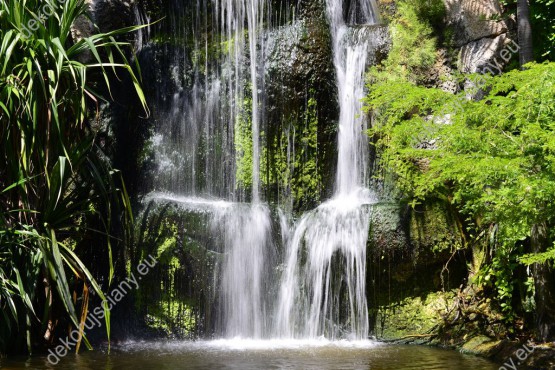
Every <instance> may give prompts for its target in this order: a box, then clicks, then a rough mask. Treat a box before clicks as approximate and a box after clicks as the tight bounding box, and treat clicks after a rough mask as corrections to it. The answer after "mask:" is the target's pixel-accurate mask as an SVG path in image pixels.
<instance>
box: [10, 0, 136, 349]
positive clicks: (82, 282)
mask: <svg viewBox="0 0 555 370" xmlns="http://www.w3.org/2000/svg"><path fill="white" fill-rule="evenodd" d="M86 11H87V8H86V6H85V4H84V1H83V0H63V1H62V0H58V1H56V0H0V312H1V313H0V352H2V351H6V350H8V349H12V350H13V349H14V346H15V347H19V348H21V346H25V345H26V346H27V348H28V349H29V351H30V350H31V348H32V347H33V346H34V345H36V344H40V343H41V342H44V341H45V340H46V341H48V340H51V339H52V337H53V336H54V334H53V333H55V330H56V325H57V323H58V325H60V323H63V322H67V323H69V324H70V325H72V326H73V327H74V328H81V334H83V323H84V321H85V319H86V317H87V306H88V301H89V294H88V293H89V289H93V290H95V291H96V293H97V294H98V295H99V296H100V298H101V299H103V298H104V295H103V292H102V290H101V288H100V287H99V285H98V284H97V282H96V281H95V279H94V277H93V274H91V272H90V271H89V269H88V267H87V264H86V263H85V262H84V261H82V260H81V259H80V258H79V255H80V252H81V251H80V245H81V243H80V241H81V240H83V239H84V238H89V239H90V238H91V235H93V236H94V237H95V238H97V240H98V245H99V249H98V250H99V251H103V252H104V251H107V254H106V259H107V260H109V262H108V263H109V266H110V269H109V273H108V275H109V276H107V277H106V280H107V281H108V282H109V281H111V279H112V277H113V263H112V250H111V249H112V243H111V239H112V237H111V236H110V235H111V234H112V229H113V227H112V225H113V224H114V223H116V221H117V222H118V223H119V224H120V225H121V224H123V225H129V222H131V213H130V209H129V202H128V197H127V194H126V191H125V187H124V186H123V183H122V182H121V181H120V176H119V174H118V172H117V171H116V170H114V169H112V168H111V167H110V166H109V164H108V163H107V161H106V160H104V159H103V154H102V153H101V150H100V148H99V147H98V146H97V145H96V143H95V132H94V130H93V129H91V127H90V125H89V123H88V119H87V117H88V116H89V115H90V114H89V113H90V107H91V106H93V107H94V105H95V103H96V102H97V101H98V100H99V99H101V98H100V96H99V94H98V93H97V91H95V86H94V84H93V83H92V82H91V81H92V80H91V76H92V74H91V73H92V72H93V71H94V73H95V74H96V76H97V77H98V76H101V79H102V80H103V81H104V83H105V84H106V87H107V91H109V89H110V87H109V86H110V75H111V74H115V73H116V72H117V71H118V70H123V71H125V73H127V74H128V76H130V78H131V80H132V81H133V83H134V86H135V90H136V93H137V94H138V96H139V100H140V102H141V104H142V105H143V107H144V108H145V110H146V102H145V99H144V96H143V93H142V91H141V88H140V85H139V80H138V78H137V75H136V74H135V72H134V70H133V68H132V67H131V65H130V64H129V63H128V61H127V59H126V57H125V54H124V52H123V50H122V48H124V47H127V46H128V44H126V43H125V42H121V41H118V40H116V38H115V37H117V36H118V35H121V34H123V33H126V32H131V31H134V30H136V29H137V28H138V27H131V28H126V29H121V30H118V31H114V32H110V33H97V34H94V35H92V36H90V37H85V38H81V39H75V38H73V37H72V26H73V25H74V24H75V22H76V20H77V19H78V18H79V17H84V16H86ZM84 60H89V62H84ZM93 225H102V227H100V230H99V228H98V227H93ZM124 229H125V228H124ZM109 317H110V316H109V312H106V331H107V334H108V338H109V332H110V323H109ZM66 328H67V327H66ZM63 330H65V328H64V329H63ZM14 338H18V339H17V340H16V341H14ZM83 338H84V337H83ZM85 342H86V339H85ZM77 347H78V346H77Z"/></svg>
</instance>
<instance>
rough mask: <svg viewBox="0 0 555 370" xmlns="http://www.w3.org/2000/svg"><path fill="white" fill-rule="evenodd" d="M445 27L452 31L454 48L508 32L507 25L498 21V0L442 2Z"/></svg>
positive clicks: (450, 0)
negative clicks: (444, 9)
mask: <svg viewBox="0 0 555 370" xmlns="http://www.w3.org/2000/svg"><path fill="white" fill-rule="evenodd" d="M444 2H445V7H446V10H447V25H448V26H450V27H452V28H453V30H454V35H453V36H454V41H455V46H457V47H462V46H464V45H467V44H469V43H471V42H474V41H478V40H480V39H484V38H493V37H495V36H499V35H500V34H502V33H506V32H507V31H508V29H509V28H508V26H507V23H506V22H505V21H503V20H498V19H499V18H500V15H501V13H502V9H501V6H500V5H499V2H498V0H444Z"/></svg>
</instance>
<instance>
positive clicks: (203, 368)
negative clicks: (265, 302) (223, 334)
mask: <svg viewBox="0 0 555 370" xmlns="http://www.w3.org/2000/svg"><path fill="white" fill-rule="evenodd" d="M0 364H1V367H2V368H3V369H4V368H5V369H60V370H66V369H77V370H89V369H91V370H92V369H94V370H96V369H99V370H127V369H129V370H150V369H152V370H154V369H156V370H165V369H168V370H169V369H198V370H212V369H238V370H239V369H240V370H250V369H307V370H327V369H329V370H341V369H365V370H404V369H430V370H440V369H441V370H459V369H460V370H463V369H464V370H494V369H495V370H496V369H498V367H499V366H495V364H493V363H491V362H489V361H487V360H484V359H481V358H477V357H474V356H469V355H463V354H460V353H458V352H456V351H452V350H444V349H438V348H430V347H423V346H400V345H386V344H379V343H375V342H371V341H355V342H348V341H335V342H330V341H325V340H294V341H292V340H283V341H282V340H215V341H199V342H127V343H125V344H121V345H118V346H113V348H112V351H111V353H110V354H109V355H108V354H107V353H106V351H105V350H97V351H93V352H84V353H82V354H81V355H78V356H76V355H68V356H66V357H65V358H64V359H62V360H61V361H60V363H59V364H57V365H56V366H53V365H51V364H49V363H48V361H47V359H46V357H33V358H32V359H28V360H26V359H20V360H15V359H10V360H3V361H2V362H1V363H0Z"/></svg>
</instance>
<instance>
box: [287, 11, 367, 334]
mask: <svg viewBox="0 0 555 370" xmlns="http://www.w3.org/2000/svg"><path fill="white" fill-rule="evenodd" d="M376 9H377V7H376V4H375V3H374V2H373V1H367V0H361V1H360V2H355V3H352V4H351V9H349V12H348V13H349V14H350V16H349V19H348V20H349V21H350V22H353V23H359V22H360V20H362V22H361V23H362V24H364V25H372V24H375V23H376V21H377V13H376ZM327 10H328V18H329V20H330V24H331V31H332V32H331V33H332V42H333V52H334V65H335V69H336V73H337V84H338V90H339V107H340V117H339V136H338V149H339V154H338V164H337V179H336V191H335V195H334V197H333V198H332V199H331V200H329V201H327V202H325V203H324V204H322V205H321V206H319V207H318V208H317V209H316V210H314V211H312V212H309V213H308V214H306V215H304V216H303V217H302V218H301V220H300V221H299V223H298V225H297V227H296V230H295V232H294V235H293V237H292V239H291V241H290V244H289V246H288V252H287V253H288V257H287V261H286V266H287V267H286V269H285V273H284V278H283V282H282V286H281V292H280V303H279V307H278V313H277V320H278V322H277V330H278V334H279V335H280V336H284V337H312V338H313V337H317V336H321V335H324V336H326V337H328V338H333V339H335V338H339V337H347V338H351V339H363V338H366V336H367V334H368V308H367V302H366V248H367V239H368V227H369V210H368V207H365V205H367V204H370V203H372V202H374V199H373V196H372V194H371V192H370V191H369V190H368V189H366V188H365V187H364V182H365V179H366V177H367V176H366V169H367V167H368V159H367V154H366V153H367V152H368V148H367V142H366V140H365V139H364V136H365V135H364V129H365V128H366V125H365V119H364V118H363V117H362V109H361V108H362V102H361V100H362V98H363V97H364V95H363V92H364V90H363V88H364V72H365V69H366V65H367V56H368V45H369V40H365V39H364V38H359V37H356V36H357V33H358V31H357V30H351V29H350V28H351V27H349V25H348V24H347V23H346V22H345V20H344V8H343V2H342V1H336V0H327ZM351 31H352V32H351ZM353 34H354V35H353ZM353 36H354V37H353Z"/></svg>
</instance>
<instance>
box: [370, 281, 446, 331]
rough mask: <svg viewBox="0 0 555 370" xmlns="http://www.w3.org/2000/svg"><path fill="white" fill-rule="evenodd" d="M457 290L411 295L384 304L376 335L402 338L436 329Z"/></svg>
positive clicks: (379, 315)
mask: <svg viewBox="0 0 555 370" xmlns="http://www.w3.org/2000/svg"><path fill="white" fill-rule="evenodd" d="M455 296H456V291H455V290H452V291H446V292H432V293H428V294H426V295H423V296H417V297H408V298H405V299H403V300H402V301H400V302H397V303H395V304H392V305H389V306H386V307H381V308H380V311H379V314H378V318H377V322H378V323H379V326H378V330H377V334H378V336H379V337H381V338H384V339H402V338H406V337H409V336H419V335H425V334H430V333H432V332H434V330H435V328H437V327H438V325H440V324H441V323H442V322H443V319H442V316H443V315H446V314H447V312H448V310H449V307H450V305H451V304H452V301H453V299H454V297H455Z"/></svg>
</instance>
